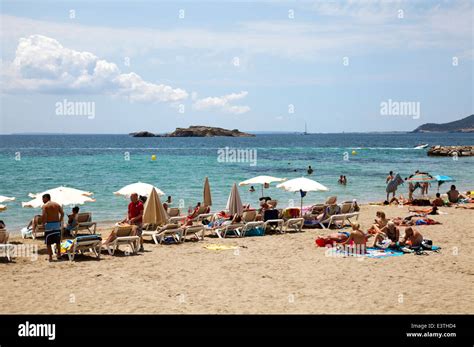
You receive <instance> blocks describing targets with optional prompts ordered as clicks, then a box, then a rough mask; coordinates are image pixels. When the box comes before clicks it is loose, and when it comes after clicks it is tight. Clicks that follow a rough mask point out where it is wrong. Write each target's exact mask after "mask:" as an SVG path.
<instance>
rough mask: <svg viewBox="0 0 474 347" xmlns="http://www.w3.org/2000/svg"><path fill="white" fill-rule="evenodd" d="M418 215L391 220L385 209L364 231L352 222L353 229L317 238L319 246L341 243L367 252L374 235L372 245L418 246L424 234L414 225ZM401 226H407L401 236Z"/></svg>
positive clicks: (380, 246) (383, 246)
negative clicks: (369, 241)
mask: <svg viewBox="0 0 474 347" xmlns="http://www.w3.org/2000/svg"><path fill="white" fill-rule="evenodd" d="M418 218H422V217H416V216H410V217H407V218H404V219H401V218H394V219H392V220H389V219H387V218H386V216H385V213H384V212H383V211H378V212H377V213H376V218H375V220H374V224H372V226H371V227H370V228H369V229H368V230H367V232H364V231H363V230H361V228H360V225H359V224H358V223H355V224H351V226H352V230H351V231H350V232H349V231H340V232H337V233H332V234H330V235H326V236H319V237H318V238H317V239H316V244H317V245H318V246H321V247H324V246H327V245H334V244H337V245H340V246H342V247H350V248H353V249H356V250H357V253H365V251H366V247H367V242H368V240H369V238H371V237H374V241H373V243H372V247H377V248H401V247H409V248H416V247H419V246H421V242H422V241H423V235H422V234H421V233H420V232H419V231H418V230H417V229H415V228H414V227H413V225H415V224H416V220H419V219H418ZM401 227H405V229H404V236H403V237H400V231H401Z"/></svg>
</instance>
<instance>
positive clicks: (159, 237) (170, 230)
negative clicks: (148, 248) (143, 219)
mask: <svg viewBox="0 0 474 347" xmlns="http://www.w3.org/2000/svg"><path fill="white" fill-rule="evenodd" d="M143 236H151V238H152V239H153V241H154V242H155V243H156V244H161V243H162V242H163V240H164V238H165V236H172V237H173V239H174V240H175V241H176V242H182V238H183V229H181V228H180V227H179V226H178V225H177V224H166V225H164V226H162V227H158V228H157V229H156V230H153V231H143V232H142V237H143Z"/></svg>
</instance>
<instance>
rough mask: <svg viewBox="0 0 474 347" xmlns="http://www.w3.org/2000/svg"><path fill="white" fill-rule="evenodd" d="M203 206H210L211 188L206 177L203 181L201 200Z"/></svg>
mask: <svg viewBox="0 0 474 347" xmlns="http://www.w3.org/2000/svg"><path fill="white" fill-rule="evenodd" d="M202 201H203V203H204V206H212V198H211V186H210V185H209V179H208V178H207V176H206V180H205V181H204V192H203V199H202Z"/></svg>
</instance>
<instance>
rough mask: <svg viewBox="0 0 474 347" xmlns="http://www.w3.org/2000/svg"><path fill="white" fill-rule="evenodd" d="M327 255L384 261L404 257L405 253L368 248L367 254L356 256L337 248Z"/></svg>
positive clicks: (329, 251)
mask: <svg viewBox="0 0 474 347" xmlns="http://www.w3.org/2000/svg"><path fill="white" fill-rule="evenodd" d="M326 254H327V255H328V256H330V255H331V254H332V255H333V256H336V257H341V256H354V257H359V258H372V259H384V258H389V257H399V256H401V255H403V254H404V253H403V252H402V251H400V250H396V249H380V248H372V247H369V248H367V253H366V254H356V253H351V252H346V251H345V250H343V249H337V248H331V249H330V250H328V251H327V253H326Z"/></svg>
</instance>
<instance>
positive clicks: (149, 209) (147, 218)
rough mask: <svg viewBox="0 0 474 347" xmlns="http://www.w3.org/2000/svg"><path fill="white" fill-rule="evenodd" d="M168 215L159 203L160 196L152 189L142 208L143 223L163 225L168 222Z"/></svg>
mask: <svg viewBox="0 0 474 347" xmlns="http://www.w3.org/2000/svg"><path fill="white" fill-rule="evenodd" d="M168 219H169V217H168V213H167V212H166V210H165V208H164V207H163V204H162V203H161V200H160V196H159V194H158V192H157V191H156V189H154V188H153V189H152V190H151V192H150V193H149V194H148V199H146V202H145V207H144V208H143V223H148V224H154V225H163V224H166V222H167V221H168Z"/></svg>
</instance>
